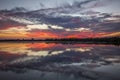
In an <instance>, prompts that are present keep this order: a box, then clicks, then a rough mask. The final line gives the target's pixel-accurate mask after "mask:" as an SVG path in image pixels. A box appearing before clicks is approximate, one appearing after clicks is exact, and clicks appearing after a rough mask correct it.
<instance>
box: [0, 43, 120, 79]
mask: <svg viewBox="0 0 120 80" xmlns="http://www.w3.org/2000/svg"><path fill="white" fill-rule="evenodd" d="M119 74H120V47H119V46H115V45H104V44H99V45H96V44H78V43H77V44H73V43H71V44H63V43H46V42H39V43H0V80H120V76H119Z"/></svg>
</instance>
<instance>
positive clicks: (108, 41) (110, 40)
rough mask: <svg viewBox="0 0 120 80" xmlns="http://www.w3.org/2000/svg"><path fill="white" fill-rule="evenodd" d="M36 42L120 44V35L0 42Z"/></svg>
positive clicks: (5, 40) (6, 40)
mask: <svg viewBox="0 0 120 80" xmlns="http://www.w3.org/2000/svg"><path fill="white" fill-rule="evenodd" d="M31 41H33V42H36V41H49V42H74V43H77V42H79V43H95V44H97V43H98V44H99V43H104V44H118V45H119V44H120V37H110V38H83V39H81V38H61V39H34V38H32V39H4V40H0V42H31Z"/></svg>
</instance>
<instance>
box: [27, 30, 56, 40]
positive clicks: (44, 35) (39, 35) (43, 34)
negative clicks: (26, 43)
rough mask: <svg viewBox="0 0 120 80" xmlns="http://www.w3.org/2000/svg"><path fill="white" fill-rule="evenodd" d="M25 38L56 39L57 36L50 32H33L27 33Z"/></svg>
mask: <svg viewBox="0 0 120 80" xmlns="http://www.w3.org/2000/svg"><path fill="white" fill-rule="evenodd" d="M27 36H29V37H30V38H43V39H44V38H58V35H57V34H54V33H52V32H43V31H41V32H33V33H28V34H27Z"/></svg>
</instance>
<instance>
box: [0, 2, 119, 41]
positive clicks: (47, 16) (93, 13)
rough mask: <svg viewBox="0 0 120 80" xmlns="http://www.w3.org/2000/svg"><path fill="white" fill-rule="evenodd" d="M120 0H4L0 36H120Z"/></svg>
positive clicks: (1, 9)
mask: <svg viewBox="0 0 120 80" xmlns="http://www.w3.org/2000/svg"><path fill="white" fill-rule="evenodd" d="M119 3H120V0H0V39H23V38H24V39H28V38H35V39H46V38H88V37H89V38H95V37H114V36H117V37H118V36H119V37H120V5H119Z"/></svg>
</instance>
